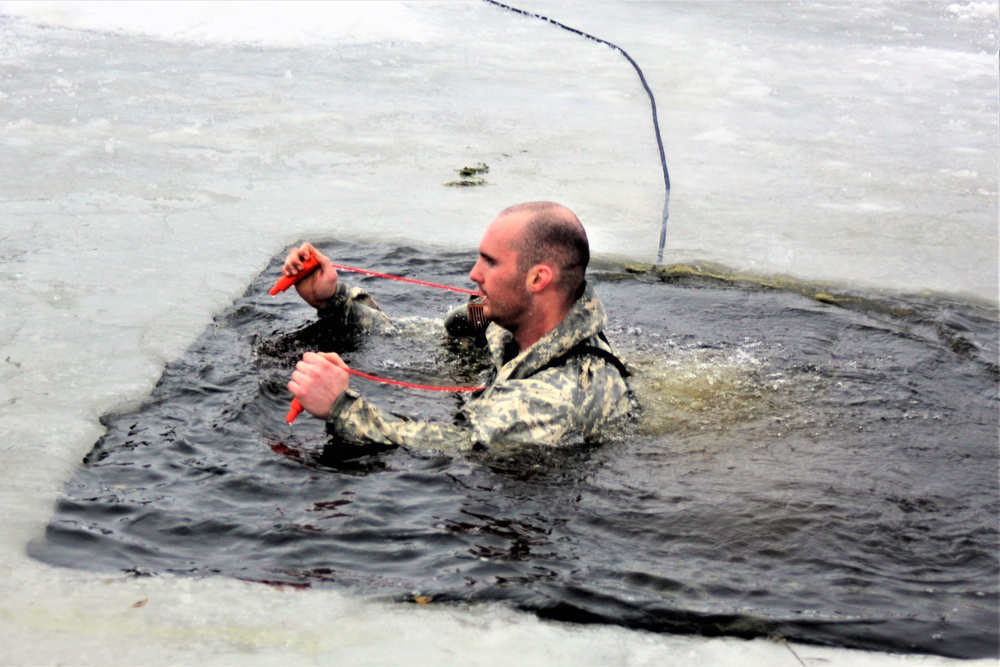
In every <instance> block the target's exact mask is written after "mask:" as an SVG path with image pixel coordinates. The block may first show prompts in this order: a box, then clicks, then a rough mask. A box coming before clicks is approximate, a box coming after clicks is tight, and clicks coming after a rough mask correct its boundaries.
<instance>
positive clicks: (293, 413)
mask: <svg viewBox="0 0 1000 667" xmlns="http://www.w3.org/2000/svg"><path fill="white" fill-rule="evenodd" d="M300 414H302V404H301V403H299V399H297V398H293V399H292V404H291V405H290V406H289V408H288V414H287V415H285V421H286V422H288V423H289V424H291V423H292V422H293V421H295V418H296V417H298V416H299V415H300Z"/></svg>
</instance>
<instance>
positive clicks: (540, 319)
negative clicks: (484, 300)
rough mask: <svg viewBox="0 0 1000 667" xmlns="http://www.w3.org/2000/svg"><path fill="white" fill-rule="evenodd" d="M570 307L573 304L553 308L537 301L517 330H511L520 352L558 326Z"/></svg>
mask: <svg viewBox="0 0 1000 667" xmlns="http://www.w3.org/2000/svg"><path fill="white" fill-rule="evenodd" d="M572 307H573V304H569V305H564V306H562V307H560V308H554V307H551V306H544V305H542V304H541V303H539V304H538V305H536V307H534V308H532V311H531V314H530V315H529V316H528V317H526V318H525V320H526V322H525V323H524V324H523V325H522V326H521V327H519V328H518V329H517V331H512V332H511V333H513V334H514V340H515V341H517V345H518V347H519V348H520V350H521V352H524V351H525V350H527V349H528V348H529V347H531V346H532V345H534V344H535V343H537V342H538V341H539V340H541V339H542V337H543V336H545V335H546V334H547V333H549V332H550V331H552V330H553V329H555V328H556V327H557V326H559V324H560V323H561V322H562V321H563V320H564V319H566V315H568V314H569V311H570V309H571V308H572Z"/></svg>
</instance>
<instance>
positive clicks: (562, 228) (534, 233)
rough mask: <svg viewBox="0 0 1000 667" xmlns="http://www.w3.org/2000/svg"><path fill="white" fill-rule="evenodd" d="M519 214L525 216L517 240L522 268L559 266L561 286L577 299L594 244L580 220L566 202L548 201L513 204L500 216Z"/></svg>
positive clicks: (516, 247)
mask: <svg viewBox="0 0 1000 667" xmlns="http://www.w3.org/2000/svg"><path fill="white" fill-rule="evenodd" d="M515 215H516V216H518V217H521V218H523V219H524V220H525V222H524V224H523V227H522V229H521V233H520V234H518V236H517V238H516V239H515V240H514V242H513V246H514V249H515V250H516V251H517V253H518V269H519V270H520V271H521V272H522V273H527V272H528V270H529V269H531V267H533V266H535V265H537V264H549V265H550V266H552V267H553V268H555V269H557V270H558V286H559V288H560V290H561V291H563V292H564V293H566V295H567V297H568V298H569V299H576V298H577V296H579V293H580V290H581V289H582V288H583V282H584V276H585V275H586V272H587V264H588V263H589V262H590V244H589V242H588V241H587V232H586V231H585V230H584V229H583V225H582V224H581V223H580V220H579V219H578V218H577V217H576V215H574V214H573V212H572V211H570V210H569V209H568V208H566V207H565V206H562V205H560V204H554V203H552V202H544V201H543V202H529V203H527V204H517V205H516V206H511V207H510V208H507V209H504V210H503V211H502V212H501V213H500V215H499V216H497V217H498V218H504V217H507V216H515Z"/></svg>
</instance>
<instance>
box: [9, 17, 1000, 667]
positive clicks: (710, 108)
mask: <svg viewBox="0 0 1000 667" xmlns="http://www.w3.org/2000/svg"><path fill="white" fill-rule="evenodd" d="M522 6H524V7H525V8H527V9H531V10H534V11H538V12H540V13H543V14H546V15H549V16H552V17H553V18H556V19H558V20H560V21H562V22H564V23H567V24H569V25H572V26H574V27H578V28H580V29H583V30H586V31H588V32H591V33H593V34H595V35H598V36H600V37H601V38H603V39H606V40H608V41H611V42H613V43H616V44H618V45H619V46H622V47H623V48H625V49H626V50H627V51H628V52H629V53H630V54H631V55H632V56H633V57H634V58H635V59H636V60H637V61H638V62H639V63H640V65H641V66H642V67H643V70H644V72H645V74H646V77H647V79H648V80H649V83H650V86H651V88H652V89H653V91H654V93H655V94H656V96H657V103H658V107H659V114H660V115H659V121H660V126H661V129H662V131H663V140H664V144H665V147H666V152H667V160H668V164H669V166H670V169H671V180H672V183H673V186H674V191H673V194H672V199H671V202H672V207H671V218H670V229H669V231H668V237H667V249H666V253H665V260H666V261H667V262H675V261H689V260H694V259H709V260H713V261H717V262H722V263H725V264H728V265H730V266H732V267H734V268H736V269H739V270H746V271H753V272H758V273H786V274H792V275H795V276H798V277H802V278H808V279H824V280H834V281H838V282H843V283H851V284H856V285H861V286H864V287H865V288H869V289H886V290H902V291H921V290H935V291H944V292H952V293H960V294H967V295H971V296H973V297H975V298H979V299H986V300H989V301H994V302H995V301H996V299H997V249H998V244H997V141H998V139H997V35H998V26H997V23H998V18H997V14H998V10H997V3H995V2H958V3H951V4H944V3H938V2H926V3H925V2H906V3H884V4H876V5H869V4H868V3H822V2H817V3H773V2H741V3H735V2H733V3H709V2H704V3H702V2H693V3H673V2H667V3H652V2H650V3H609V2H601V3H597V2H588V3H543V2H531V3H525V4H524V5H522ZM478 162H487V163H489V164H490V167H491V171H490V173H489V174H488V177H487V180H488V182H489V184H488V185H487V186H485V187H482V188H462V189H459V188H446V187H443V186H442V183H443V182H445V181H448V180H452V179H454V177H455V174H454V171H455V170H456V169H458V168H460V167H462V166H465V165H467V164H474V163H478ZM529 199H554V200H557V201H560V202H563V203H566V204H567V205H569V206H570V207H571V208H573V209H575V210H576V211H577V212H578V213H579V214H580V215H581V218H582V219H583V220H584V222H585V223H586V224H587V225H588V229H589V230H590V235H591V239H592V244H593V246H594V249H595V252H596V254H598V255H604V256H618V257H623V258H629V259H633V260H639V261H652V260H653V259H654V258H655V255H656V244H657V239H658V236H659V223H660V214H661V207H662V201H663V192H662V178H661V174H660V171H659V162H658V157H657V153H656V146H655V141H654V138H653V136H652V126H651V122H650V118H649V107H648V101H647V99H646V97H645V95H644V94H643V91H642V89H641V87H640V85H639V83H638V80H637V78H636V76H635V74H634V72H633V71H632V70H631V68H630V67H629V66H628V65H627V63H626V62H625V61H624V60H623V59H622V58H621V56H620V55H618V54H616V53H614V52H613V51H612V50H610V49H607V48H606V47H602V46H599V45H596V44H594V43H592V42H587V41H585V40H582V39H581V38H579V37H577V36H574V35H571V34H569V33H565V32H564V31H560V30H558V29H556V28H554V27H552V26H551V25H548V24H545V23H543V22H541V21H536V20H532V19H527V18H524V17H518V16H515V15H513V14H510V13H508V12H504V11H502V10H500V9H497V8H495V7H491V6H489V5H487V4H485V3H472V2H470V3H375V4H368V3H314V2H310V3H287V2H282V3H210V2H202V3H183V4H180V3H102V2H81V3H69V2H31V3H19V2H4V3H0V260H2V263H0V298H2V303H3V306H2V312H3V317H2V319H0V423H2V424H3V433H4V437H3V439H2V440H0V451H2V453H3V456H2V459H0V461H2V463H0V466H2V468H0V469H2V471H3V475H4V478H5V480H6V483H5V484H4V485H3V487H2V490H0V501H2V504H3V506H4V507H5V508H6V512H5V514H4V516H3V518H2V519H0V527H2V528H0V530H2V533H3V535H4V536H5V539H4V540H3V544H2V546H0V554H2V556H3V557H2V558H0V600H2V602H0V623H2V625H3V631H2V632H0V653H2V654H3V655H4V656H5V658H6V662H9V663H11V664H29V663H55V662H72V663H79V664H134V663H165V662H180V663H193V662H197V663H200V664H232V663H240V664H279V663H280V664H290V663H310V662H321V663H322V662H333V661H336V662H340V663H351V664H371V663H381V664H384V663H402V662H406V663H421V662H427V663H431V662H433V663H435V664H442V663H445V664H448V663H450V664H494V663H497V662H504V663H505V664H507V663H510V662H512V661H515V662H524V663H529V664H562V663H573V664H667V663H669V664H715V665H725V664H790V665H791V664H800V662H799V661H798V658H797V657H796V655H793V654H792V653H791V651H790V650H789V649H788V648H786V647H783V646H781V645H778V644H770V643H767V642H750V643H747V642H741V641H735V640H734V641H729V640H720V641H712V642H708V641H704V640H698V639H690V638H668V637H658V636H652V635H647V634H643V633H635V632H629V631H625V630H620V629H616V628H587V627H567V626H561V625H555V624H549V623H542V622H540V621H537V620H535V619H533V618H531V617H526V616H523V615H519V614H514V613H512V612H508V611H506V610H503V609H496V608H488V607H487V608H477V609H472V610H462V609H432V608H431V609H424V608H411V607H405V606H404V607H398V606H396V607H388V606H380V605H374V604H367V603H364V604H363V603H359V602H357V601H355V600H351V599H347V598H344V597H343V596H340V595H337V594H334V593H330V592H308V593H303V592H296V591H289V590H286V591H273V590H271V589H268V588H265V587H261V586H251V585H249V584H243V583H239V582H233V581H226V580H184V579H173V578H169V577H163V578H156V579H130V578H125V577H112V578H105V577H97V576H94V575H91V574H85V573H77V572H64V571H57V570H54V569H52V568H49V567H46V566H42V565H40V564H38V563H36V562H34V561H31V560H29V559H28V558H27V557H26V556H25V554H24V546H25V544H26V543H27V542H28V541H29V540H30V539H32V538H34V537H36V536H38V535H39V534H40V533H41V531H42V530H43V529H44V525H45V522H46V521H47V519H48V516H49V513H50V509H51V506H52V503H53V501H54V499H55V497H56V495H57V494H58V493H59V489H60V488H61V485H62V483H63V481H64V480H65V479H66V478H67V477H68V476H69V474H70V471H71V470H72V468H73V466H75V465H77V464H78V462H79V460H80V459H81V457H82V456H83V455H84V453H86V451H87V450H88V449H89V448H90V446H91V445H92V444H93V443H94V442H95V440H96V439H97V438H98V437H99V435H100V432H101V427H100V424H99V421H98V419H99V417H100V415H102V414H104V413H106V412H108V411H114V410H124V409H127V408H128V407H129V406H130V405H134V404H135V403H136V402H138V401H140V400H142V398H143V397H144V396H145V395H146V394H147V393H148V391H149V389H150V388H151V387H152V385H153V384H154V383H155V382H156V379H157V377H158V376H159V373H160V371H161V370H162V368H163V365H164V363H166V361H168V360H169V359H172V358H174V357H175V356H177V355H178V354H179V353H180V351H181V350H183V349H184V348H185V346H186V345H187V344H188V343H189V342H190V341H192V340H193V339H194V338H195V337H196V336H197V335H198V333H199V332H200V331H201V329H202V328H203V327H204V326H206V325H207V324H208V323H209V322H210V319H211V316H212V315H213V314H214V313H216V312H218V311H219V310H221V309H222V308H223V307H224V306H225V305H226V304H228V303H230V302H231V301H232V299H233V297H234V296H235V295H237V294H239V293H241V292H242V290H243V289H244V288H245V286H246V285H247V284H248V283H249V281H250V279H251V278H252V277H253V276H254V275H255V274H256V273H257V272H258V271H259V270H260V269H261V267H263V266H264V265H265V264H266V262H267V261H268V260H269V258H270V257H271V256H272V255H273V254H274V253H276V252H278V251H280V249H282V248H284V247H287V246H288V245H289V244H291V243H293V242H297V241H299V240H301V239H304V238H314V237H317V236H324V237H329V236H343V237H349V238H382V239H386V240H398V241H400V242H406V243H411V244H421V245H423V246H426V245H431V246H440V247H447V248H452V249H454V248H469V249H470V250H471V249H472V248H474V247H475V243H476V241H477V240H478V236H479V233H480V231H481V229H482V227H483V226H484V225H485V224H486V222H488V220H489V219H490V218H491V217H492V215H494V214H495V213H496V212H497V211H499V210H500V209H501V208H503V207H504V206H506V205H508V204H511V203H515V202H518V201H524V200H529ZM139 603H142V604H139ZM795 651H796V654H797V656H798V657H800V658H801V659H802V660H805V661H806V663H807V664H808V661H809V660H826V661H829V662H830V663H832V664H843V665H848V664H850V665H857V664H873V665H883V664H885V665H890V664H914V663H924V664H942V663H945V662H947V661H944V660H940V659H929V658H898V657H892V656H879V655H870V654H869V655H861V654H855V653H853V652H847V651H836V650H826V649H817V648H813V647H796V648H795Z"/></svg>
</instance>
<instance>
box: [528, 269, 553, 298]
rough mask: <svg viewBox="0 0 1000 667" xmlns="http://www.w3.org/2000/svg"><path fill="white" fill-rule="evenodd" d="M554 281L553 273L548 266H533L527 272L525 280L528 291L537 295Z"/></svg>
mask: <svg viewBox="0 0 1000 667" xmlns="http://www.w3.org/2000/svg"><path fill="white" fill-rule="evenodd" d="M554 279H555V272H554V271H553V270H552V267H551V266H549V265H548V264H535V265H534V266H533V267H531V268H530V269H529V270H528V276H527V278H526V279H525V280H526V283H527V286H528V291H529V292H531V293H532V294H538V293H539V292H541V291H542V290H544V289H545V288H546V287H548V286H549V285H551V284H552V281H553V280H554Z"/></svg>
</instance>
